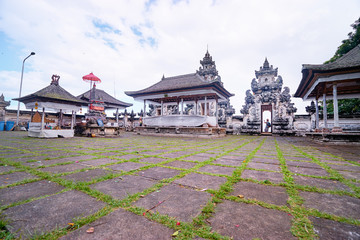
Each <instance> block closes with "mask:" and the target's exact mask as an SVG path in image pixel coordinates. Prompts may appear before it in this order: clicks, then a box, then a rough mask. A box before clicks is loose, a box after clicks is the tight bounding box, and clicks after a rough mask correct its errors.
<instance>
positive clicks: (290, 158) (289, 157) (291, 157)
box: [284, 155, 312, 161]
mask: <svg viewBox="0 0 360 240" xmlns="http://www.w3.org/2000/svg"><path fill="white" fill-rule="evenodd" d="M284 158H285V160H298V161H312V159H311V158H307V157H297V156H286V155H284Z"/></svg>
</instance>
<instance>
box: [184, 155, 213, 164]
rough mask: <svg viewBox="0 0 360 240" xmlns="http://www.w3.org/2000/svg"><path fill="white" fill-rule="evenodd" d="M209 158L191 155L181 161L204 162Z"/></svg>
mask: <svg viewBox="0 0 360 240" xmlns="http://www.w3.org/2000/svg"><path fill="white" fill-rule="evenodd" d="M209 159H210V158H209V157H206V156H201V155H200V156H197V155H192V156H189V157H186V158H183V160H188V161H196V162H205V161H208V160H209Z"/></svg>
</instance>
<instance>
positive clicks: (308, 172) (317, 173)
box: [288, 166, 329, 176]
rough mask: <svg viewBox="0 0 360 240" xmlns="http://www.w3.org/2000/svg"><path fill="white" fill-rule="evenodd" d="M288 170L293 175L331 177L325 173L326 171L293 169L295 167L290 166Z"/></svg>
mask: <svg viewBox="0 0 360 240" xmlns="http://www.w3.org/2000/svg"><path fill="white" fill-rule="evenodd" d="M288 169H289V170H290V171H291V172H293V173H299V174H304V175H313V176H329V174H328V172H327V171H325V170H324V169H318V168H316V169H314V168H304V167H293V166H288Z"/></svg>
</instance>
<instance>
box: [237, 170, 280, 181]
mask: <svg viewBox="0 0 360 240" xmlns="http://www.w3.org/2000/svg"><path fill="white" fill-rule="evenodd" d="M241 177H242V178H251V179H255V180H258V181H265V180H269V181H270V182H272V183H282V182H284V180H283V175H282V174H281V173H277V172H265V171H256V170H248V169H246V170H244V171H243V173H242V174H241Z"/></svg>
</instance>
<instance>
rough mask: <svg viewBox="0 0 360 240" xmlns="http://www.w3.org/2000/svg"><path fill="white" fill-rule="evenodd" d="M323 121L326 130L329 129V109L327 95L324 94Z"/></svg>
mask: <svg viewBox="0 0 360 240" xmlns="http://www.w3.org/2000/svg"><path fill="white" fill-rule="evenodd" d="M323 120H324V128H327V127H328V125H327V107H326V93H324V94H323Z"/></svg>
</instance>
